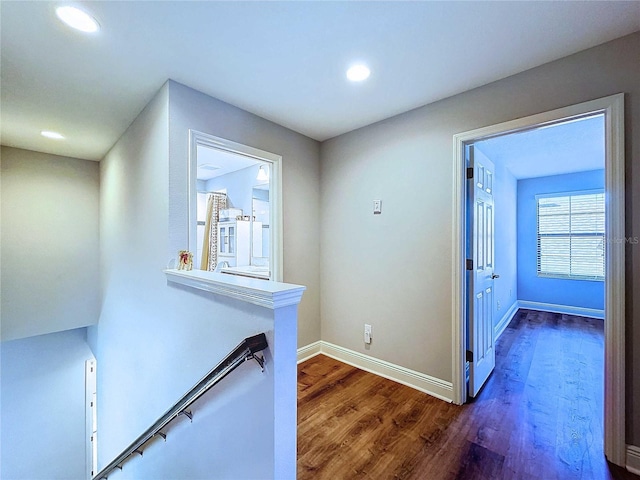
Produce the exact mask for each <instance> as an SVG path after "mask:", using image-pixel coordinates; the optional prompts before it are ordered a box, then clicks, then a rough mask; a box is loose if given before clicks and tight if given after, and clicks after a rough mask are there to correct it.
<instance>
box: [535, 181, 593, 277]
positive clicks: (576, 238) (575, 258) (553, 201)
mask: <svg viewBox="0 0 640 480" xmlns="http://www.w3.org/2000/svg"><path fill="white" fill-rule="evenodd" d="M536 200H537V204H538V275H539V276H545V277H559V278H574V279H581V280H604V192H603V191H590V192H574V193H563V194H554V195H553V196H550V195H539V196H537V197H536Z"/></svg>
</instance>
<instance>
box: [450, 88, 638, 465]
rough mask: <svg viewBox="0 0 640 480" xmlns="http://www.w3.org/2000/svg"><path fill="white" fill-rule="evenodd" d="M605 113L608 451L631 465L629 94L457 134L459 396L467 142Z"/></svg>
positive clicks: (459, 386) (459, 388) (459, 396)
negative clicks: (628, 388)
mask: <svg viewBox="0 0 640 480" xmlns="http://www.w3.org/2000/svg"><path fill="white" fill-rule="evenodd" d="M594 113H603V114H604V118H605V139H606V140H605V201H606V216H605V235H606V239H607V242H606V247H605V265H606V271H605V321H604V332H605V346H604V452H605V455H606V456H607V458H608V459H609V461H611V462H612V463H614V464H616V465H620V466H625V461H626V443H625V330H624V329H625V263H624V260H625V245H626V237H625V228H624V226H625V204H624V94H622V93H620V94H617V95H612V96H609V97H605V98H600V99H597V100H593V101H590V102H585V103H581V104H578V105H572V106H569V107H564V108H560V109H558V110H553V111H550V112H544V113H540V114H537V115H532V116H529V117H525V118H520V119H517V120H512V121H509V122H504V123H500V124H497V125H491V126H488V127H484V128H479V129H476V130H472V131H469V132H464V133H460V134H457V135H454V137H453V150H454V167H453V193H454V194H453V263H452V265H453V272H452V292H453V296H452V321H453V335H452V339H453V359H452V373H453V375H452V380H453V381H452V384H453V401H454V403H456V404H459V405H461V404H462V403H464V402H465V401H466V399H467V391H466V378H465V350H466V348H465V345H466V338H465V337H466V329H465V314H466V305H465V299H466V298H467V292H466V284H465V273H466V270H465V268H466V265H465V260H466V258H465V219H466V189H465V185H466V165H465V163H464V162H465V158H464V145H465V143H469V142H471V141H474V140H481V139H486V138H489V137H493V136H497V135H503V134H505V133H512V132H517V131H521V130H527V129H530V128H534V127H538V126H541V125H545V124H552V123H556V122H558V121H560V120H564V119H567V118H580V117H583V116H588V115H590V114H594Z"/></svg>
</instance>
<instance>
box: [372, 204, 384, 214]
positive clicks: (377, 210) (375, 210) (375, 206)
mask: <svg viewBox="0 0 640 480" xmlns="http://www.w3.org/2000/svg"><path fill="white" fill-rule="evenodd" d="M373 213H374V214H376V215H379V214H381V213H382V200H374V201H373Z"/></svg>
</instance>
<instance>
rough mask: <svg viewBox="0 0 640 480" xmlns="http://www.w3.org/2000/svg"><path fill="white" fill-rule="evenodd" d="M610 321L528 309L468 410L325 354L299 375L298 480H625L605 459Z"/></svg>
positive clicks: (304, 366) (509, 333) (518, 316)
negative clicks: (606, 324) (605, 354)
mask: <svg viewBox="0 0 640 480" xmlns="http://www.w3.org/2000/svg"><path fill="white" fill-rule="evenodd" d="M603 342H604V334H603V322H602V320H596V319H589V318H583V317H574V316H570V315H559V314H553V313H543V312H537V311H531V310H520V311H519V312H518V313H517V314H516V316H515V317H514V319H513V320H512V321H511V323H510V325H509V326H508V327H507V329H506V330H505V332H504V333H503V334H502V336H501V337H500V339H499V341H498V343H497V345H496V369H495V371H494V372H493V374H492V375H491V377H490V378H489V380H488V381H487V384H486V385H485V386H484V388H483V389H482V391H481V392H480V394H479V395H478V397H477V398H476V399H474V400H473V401H472V402H470V403H468V404H466V405H463V406H456V405H452V404H449V403H446V402H443V401H441V400H438V399H436V398H434V397H431V396H429V395H426V394H423V393H421V392H418V391H416V390H414V389H412V388H409V387H405V386H404V385H400V384H398V383H395V382H392V381H390V380H386V379H384V378H381V377H378V376H376V375H372V374H370V373H367V372H364V371H362V370H358V369H356V368H354V367H351V366H349V365H346V364H344V363H341V362H338V361H336V360H333V359H331V358H328V357H326V356H323V355H318V356H316V357H314V358H312V359H310V360H308V361H306V362H304V363H302V364H300V365H299V367H298V480H306V479H314V480H319V479H331V480H339V479H356V478H357V479H371V480H382V479H436V480H439V479H457V480H467V479H469V480H480V479H523V480H526V479H584V480H587V479H594V480H601V479H603V480H606V479H616V480H618V479H621V480H630V479H634V480H638V479H640V477H637V476H635V475H632V474H630V473H629V472H627V471H626V470H623V469H620V468H618V467H615V466H613V465H609V464H608V463H607V462H606V460H605V458H604V455H603V453H602V439H603V430H602V429H603V425H602V408H603V407H602V405H603V376H602V365H603Z"/></svg>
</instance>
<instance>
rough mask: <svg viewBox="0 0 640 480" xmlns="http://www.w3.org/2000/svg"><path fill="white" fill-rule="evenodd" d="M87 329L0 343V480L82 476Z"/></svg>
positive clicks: (88, 353)
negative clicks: (0, 442)
mask: <svg viewBox="0 0 640 480" xmlns="http://www.w3.org/2000/svg"><path fill="white" fill-rule="evenodd" d="M85 337H86V329H85V328H80V329H76V330H70V331H66V332H57V333H51V334H48V335H39V336H36V337H33V338H23V339H19V340H13V341H8V342H3V343H2V362H1V363H2V375H1V389H2V407H1V414H2V429H1V431H0V436H1V437H2V451H1V452H0V457H2V465H1V468H0V477H1V478H3V479H4V480H68V479H72V478H73V479H82V478H86V476H87V473H88V470H87V467H86V449H85V448H86V443H85V440H86V438H87V436H86V434H87V432H86V428H85V382H84V380H85V361H86V360H90V359H92V358H93V355H92V354H91V351H90V350H89V347H88V345H87V343H86V339H85Z"/></svg>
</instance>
